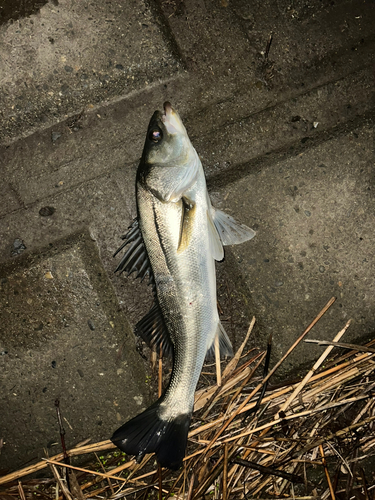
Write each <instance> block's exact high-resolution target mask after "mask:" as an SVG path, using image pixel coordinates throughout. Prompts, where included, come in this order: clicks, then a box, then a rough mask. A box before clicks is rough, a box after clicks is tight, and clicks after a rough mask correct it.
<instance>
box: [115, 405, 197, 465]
mask: <svg viewBox="0 0 375 500" xmlns="http://www.w3.org/2000/svg"><path fill="white" fill-rule="evenodd" d="M161 401H162V398H160V399H158V401H156V402H155V403H154V404H153V405H151V406H150V407H149V408H147V409H146V410H145V411H144V412H143V413H140V414H139V415H137V416H136V417H134V418H132V419H131V420H129V422H126V424H124V425H122V426H121V427H120V428H119V429H117V430H116V431H115V432H114V434H113V436H112V437H111V441H112V442H113V444H115V445H116V446H117V447H118V448H120V450H122V451H124V452H125V453H126V454H127V455H135V457H136V460H137V462H139V461H140V460H141V459H142V458H143V456H144V455H145V454H146V453H155V454H156V458H157V460H158V462H159V464H160V465H161V466H162V467H167V468H168V469H172V470H177V469H179V468H180V467H181V466H182V460H183V458H184V456H185V449H186V444H187V436H188V431H189V426H190V419H191V414H181V415H178V416H177V417H175V418H171V419H168V420H163V419H162V418H160V416H159V415H158V410H159V407H160V403H161Z"/></svg>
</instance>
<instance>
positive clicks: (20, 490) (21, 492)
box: [18, 481, 26, 500]
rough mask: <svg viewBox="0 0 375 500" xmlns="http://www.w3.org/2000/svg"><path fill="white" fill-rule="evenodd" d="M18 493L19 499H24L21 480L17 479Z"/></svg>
mask: <svg viewBox="0 0 375 500" xmlns="http://www.w3.org/2000/svg"><path fill="white" fill-rule="evenodd" d="M18 493H19V494H20V497H21V500H26V496H25V492H24V491H23V487H22V483H21V481H18Z"/></svg>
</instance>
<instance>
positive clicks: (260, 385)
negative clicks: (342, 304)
mask: <svg viewBox="0 0 375 500" xmlns="http://www.w3.org/2000/svg"><path fill="white" fill-rule="evenodd" d="M335 300H336V297H332V298H331V299H330V300H329V301H328V302H327V304H326V305H325V306H324V307H323V309H322V310H321V311H320V313H319V314H318V315H317V316H316V317H315V319H314V320H313V321H312V322H311V323H310V325H309V326H308V327H307V328H306V330H305V331H304V332H303V333H302V335H301V336H300V337H299V338H298V339H297V340H296V341H295V342H294V344H293V345H292V346H291V347H290V348H289V349H288V351H287V352H286V354H284V356H282V358H281V359H280V360H279V361H278V362H277V363H276V365H275V366H274V367H273V368H272V370H271V371H270V372H269V374H268V375H267V376H266V377H265V378H264V379H263V380H262V382H261V383H260V384H258V385H257V386H256V388H255V389H254V390H253V391H252V392H251V393H250V395H249V396H248V397H247V398H246V399H245V401H244V402H243V403H242V404H241V405H240V407H239V408H238V409H237V410H236V411H235V412H234V414H233V415H232V416H231V417H230V418H229V419H228V421H227V422H226V423H225V424H224V425H223V426H222V427H221V429H220V430H219V431H218V432H217V434H216V435H215V437H214V438H213V439H212V441H211V443H210V444H209V445H208V446H207V448H206V451H208V450H209V449H210V448H211V446H212V445H213V444H214V442H215V441H216V440H217V439H218V438H219V437H220V436H221V434H222V433H223V432H224V431H225V429H226V428H227V427H228V425H229V424H230V423H231V422H232V421H233V419H234V418H235V417H236V415H237V414H238V413H239V412H240V411H241V410H242V409H243V408H244V406H246V404H247V403H248V402H249V401H250V399H251V398H252V397H253V396H254V395H255V394H256V393H257V392H258V391H259V389H261V387H262V385H263V384H265V383H266V382H267V381H268V380H269V379H270V378H271V377H272V375H273V374H274V373H275V371H276V370H277V369H278V367H279V366H280V365H281V364H282V363H283V362H284V361H285V359H286V358H287V357H288V356H289V354H290V353H291V352H292V351H293V349H294V348H295V347H296V346H297V345H298V344H299V343H300V342H301V340H303V338H304V337H305V336H306V335H307V334H308V333H309V331H310V330H311V329H312V328H313V326H314V325H315V324H316V323H317V322H318V321H319V320H320V318H321V317H322V316H323V315H324V314H325V313H326V312H327V311H328V309H329V308H330V307H331V305H332V304H333V303H334V302H335ZM263 357H264V356H262V358H261V360H260V362H261V361H263ZM260 362H259V363H258V365H259V364H260Z"/></svg>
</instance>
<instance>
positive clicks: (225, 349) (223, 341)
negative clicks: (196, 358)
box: [206, 321, 233, 358]
mask: <svg viewBox="0 0 375 500" xmlns="http://www.w3.org/2000/svg"><path fill="white" fill-rule="evenodd" d="M216 337H219V347H220V356H222V357H224V356H230V357H232V356H233V347H232V344H231V341H230V340H229V337H228V335H227V332H226V331H225V330H224V327H223V325H222V324H221V321H219V323H218V325H217V330H216V334H215V337H214V340H213V342H212V344H211V345H210V346H209V348H208V349H207V354H206V357H207V358H213V357H214V356H215V339H216Z"/></svg>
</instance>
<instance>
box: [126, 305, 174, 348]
mask: <svg viewBox="0 0 375 500" xmlns="http://www.w3.org/2000/svg"><path fill="white" fill-rule="evenodd" d="M134 333H135V334H136V335H139V336H140V337H141V338H142V339H143V340H144V341H145V342H146V344H147V345H148V346H149V347H152V348H155V349H156V353H157V354H158V355H159V353H160V348H161V349H162V354H163V356H171V355H173V344H172V341H171V338H170V336H169V333H168V330H167V327H166V326H165V322H164V318H163V315H162V313H161V310H160V306H159V304H158V303H157V302H155V303H154V305H153V306H152V308H151V309H150V310H149V311H148V313H147V314H146V316H145V317H144V318H142V319H141V320H140V321H138V323H137V324H136V325H135V329H134Z"/></svg>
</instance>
